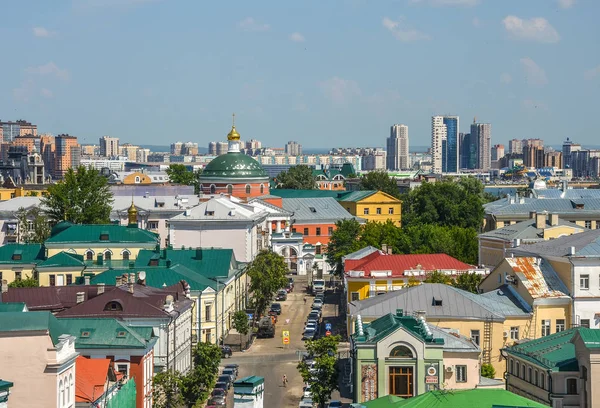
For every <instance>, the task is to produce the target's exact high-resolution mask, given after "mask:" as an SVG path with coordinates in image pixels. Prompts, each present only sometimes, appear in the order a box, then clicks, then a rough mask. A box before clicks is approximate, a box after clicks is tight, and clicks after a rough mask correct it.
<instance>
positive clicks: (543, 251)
mask: <svg viewBox="0 0 600 408" xmlns="http://www.w3.org/2000/svg"><path fill="white" fill-rule="evenodd" d="M571 247H574V248H575V254H573V255H571V254H570V251H571ZM507 252H508V253H509V254H510V253H513V254H515V255H532V254H534V255H540V256H573V257H584V258H595V257H600V229H596V230H591V231H585V232H581V233H579V234H574V235H569V236H566V237H560V238H556V239H552V240H548V241H544V242H539V243H536V244H531V245H523V246H520V247H517V248H511V249H507Z"/></svg>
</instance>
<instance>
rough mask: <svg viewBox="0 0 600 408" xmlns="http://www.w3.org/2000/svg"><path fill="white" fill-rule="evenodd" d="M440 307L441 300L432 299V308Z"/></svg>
mask: <svg viewBox="0 0 600 408" xmlns="http://www.w3.org/2000/svg"><path fill="white" fill-rule="evenodd" d="M441 305H442V299H436V298H433V306H441Z"/></svg>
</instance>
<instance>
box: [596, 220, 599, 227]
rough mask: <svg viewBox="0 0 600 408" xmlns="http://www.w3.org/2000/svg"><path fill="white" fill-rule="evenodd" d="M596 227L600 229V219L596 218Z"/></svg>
mask: <svg viewBox="0 0 600 408" xmlns="http://www.w3.org/2000/svg"><path fill="white" fill-rule="evenodd" d="M596 229H600V220H596Z"/></svg>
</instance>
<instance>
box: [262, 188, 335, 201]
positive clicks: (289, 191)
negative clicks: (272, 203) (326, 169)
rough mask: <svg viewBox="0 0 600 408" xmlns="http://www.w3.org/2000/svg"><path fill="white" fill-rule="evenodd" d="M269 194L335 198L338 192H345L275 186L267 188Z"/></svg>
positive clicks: (290, 196)
mask: <svg viewBox="0 0 600 408" xmlns="http://www.w3.org/2000/svg"><path fill="white" fill-rule="evenodd" d="M269 192H270V193H271V195H274V196H277V197H281V198H324V197H331V198H335V199H336V200H337V198H338V196H339V195H340V194H343V193H345V191H335V190H293V189H285V188H282V189H280V188H275V189H272V190H269Z"/></svg>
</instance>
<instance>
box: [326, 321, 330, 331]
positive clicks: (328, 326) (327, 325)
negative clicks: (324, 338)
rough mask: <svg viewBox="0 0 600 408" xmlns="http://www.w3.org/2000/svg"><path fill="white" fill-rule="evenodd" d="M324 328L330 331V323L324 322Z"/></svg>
mask: <svg viewBox="0 0 600 408" xmlns="http://www.w3.org/2000/svg"><path fill="white" fill-rule="evenodd" d="M325 330H328V331H331V323H325Z"/></svg>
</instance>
